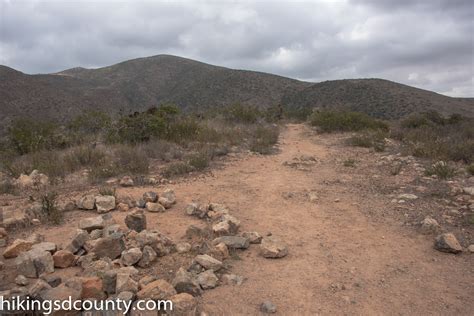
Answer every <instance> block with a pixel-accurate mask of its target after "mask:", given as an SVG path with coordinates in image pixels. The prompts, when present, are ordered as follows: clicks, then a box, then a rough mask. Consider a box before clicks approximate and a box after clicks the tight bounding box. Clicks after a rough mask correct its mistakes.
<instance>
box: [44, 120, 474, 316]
mask: <svg viewBox="0 0 474 316" xmlns="http://www.w3.org/2000/svg"><path fill="white" fill-rule="evenodd" d="M341 150H344V149H343V148H341V147H337V146H336V147H333V146H328V145H326V143H325V139H324V137H323V136H318V135H311V133H309V130H308V129H307V128H306V127H305V126H304V125H288V126H287V128H285V129H284V130H283V132H282V135H281V138H280V144H279V153H278V154H275V155H270V156H258V155H249V156H247V155H243V157H239V159H233V160H230V161H228V162H226V164H225V166H224V167H223V168H221V169H219V170H214V171H213V174H212V176H206V177H203V178H199V179H197V180H195V181H191V182H182V183H178V184H175V185H170V187H171V188H173V189H174V190H175V192H176V194H177V197H178V200H179V201H178V204H177V205H176V206H175V207H173V209H172V210H170V211H168V212H166V213H160V214H151V213H148V214H147V218H148V224H149V225H148V226H149V228H150V229H153V228H158V229H159V230H160V231H162V232H163V233H165V234H167V235H170V236H171V237H172V238H173V239H174V240H175V241H180V240H182V238H183V235H184V232H185V230H186V228H187V227H188V226H189V225H190V224H195V225H199V224H201V225H202V222H201V221H200V220H197V219H195V218H191V217H189V216H186V215H185V214H184V211H183V210H184V207H185V205H186V204H187V203H188V202H191V201H192V200H197V201H202V202H208V201H212V202H217V203H225V204H227V205H228V206H229V207H230V209H231V210H232V213H233V215H235V216H236V217H237V218H239V219H240V220H241V222H242V228H241V230H242V231H246V230H247V231H258V232H260V233H261V234H266V233H267V232H271V233H272V234H273V235H276V236H279V237H281V238H282V239H283V240H285V241H286V242H287V243H288V246H289V255H288V256H287V257H285V258H282V259H264V258H262V257H260V256H259V255H258V246H257V245H252V246H251V247H250V249H249V250H247V251H244V252H239V253H238V255H239V257H240V258H241V260H233V261H232V265H233V267H232V273H235V274H239V275H242V276H244V277H245V278H246V280H245V281H244V283H243V284H242V285H241V286H219V287H218V288H216V289H214V290H209V291H206V292H205V293H204V295H203V297H202V299H201V305H202V307H203V310H204V311H206V312H208V314H209V315H229V314H231V315H255V314H258V313H259V309H258V306H259V304H260V303H261V302H262V301H264V300H272V301H273V302H274V303H275V304H276V305H277V308H278V314H280V315H317V314H320V315H333V314H337V315H344V314H349V315H353V314H357V315H407V314H408V315H427V314H430V315H433V314H435V315H436V314H438V315H439V314H443V315H445V314H451V315H469V314H472V312H473V311H474V301H473V299H472V298H473V297H474V265H473V259H474V256H473V255H468V254H462V255H459V256H456V255H450V254H444V253H440V252H437V251H435V250H433V236H423V235H420V234H418V233H417V232H416V231H414V230H412V229H409V228H405V227H402V226H401V225H400V223H399V222H397V221H395V220H392V219H390V218H384V219H383V220H380V218H372V217H369V215H367V212H363V210H364V209H365V210H366V209H367V208H371V209H372V210H377V208H379V207H380V208H381V207H383V205H385V204H386V203H387V199H388V197H386V196H383V195H380V194H379V195H374V196H370V195H369V197H368V198H367V194H366V192H365V193H364V194H361V192H359V188H358V187H357V186H355V185H353V184H351V179H350V176H348V175H347V174H345V175H344V174H341V173H340V172H338V171H337V170H336V169H337V168H336V166H335V165H334V163H333V159H334V157H338V156H340V155H341V154H342V152H341ZM303 154H305V155H311V156H314V157H316V158H317V159H318V160H319V163H317V164H316V165H314V166H313V167H312V168H311V170H310V171H302V170H297V169H295V168H291V167H289V166H285V165H283V162H285V161H289V160H291V159H292V158H294V157H299V156H301V155H303ZM367 177H369V175H367ZM334 183H337V185H334ZM146 190H156V188H151V187H149V188H146V187H145V188H143V187H140V188H138V187H136V188H131V189H120V190H119V194H131V195H133V196H135V197H139V196H141V194H143V192H145V191H146ZM308 191H314V192H316V193H318V195H319V196H320V197H319V199H318V201H317V202H315V203H314V202H310V201H309V200H308V198H307V197H306V195H305V194H306V192H308ZM287 192H293V197H291V198H288V197H286V198H285V197H284V196H285V193H287ZM336 199H339V201H338V202H336V201H335V200H336ZM371 213H374V212H371ZM88 216H90V213H87V212H73V213H71V214H70V215H68V217H67V219H68V221H67V222H66V224H65V225H64V226H62V227H60V228H56V229H52V230H51V229H48V228H37V229H36V230H37V231H38V232H39V233H43V234H45V235H46V236H47V240H49V241H54V242H57V243H59V244H61V243H63V242H67V241H68V240H69V238H68V237H69V236H70V235H72V233H73V232H74V229H73V228H74V227H76V226H77V222H78V219H79V218H81V217H88ZM113 216H114V217H115V218H116V219H117V221H118V222H119V223H122V224H123V218H124V217H125V214H124V213H120V212H114V213H113ZM191 259H192V258H189V260H191ZM155 269H156V271H155V272H156V273H157V274H160V272H158V269H159V268H158V267H156V268H155ZM151 273H153V272H151Z"/></svg>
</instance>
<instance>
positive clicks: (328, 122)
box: [310, 110, 388, 132]
mask: <svg viewBox="0 0 474 316" xmlns="http://www.w3.org/2000/svg"><path fill="white" fill-rule="evenodd" d="M310 123H311V125H313V126H316V127H318V128H319V129H320V131H322V132H347V131H361V130H366V129H372V130H376V129H380V130H384V131H388V125H387V124H386V123H384V122H382V121H380V120H377V119H374V118H372V117H370V116H368V115H366V114H363V113H359V112H343V111H333V110H322V111H316V112H314V113H313V114H312V115H311V117H310Z"/></svg>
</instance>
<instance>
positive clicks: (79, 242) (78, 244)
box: [66, 229, 89, 253]
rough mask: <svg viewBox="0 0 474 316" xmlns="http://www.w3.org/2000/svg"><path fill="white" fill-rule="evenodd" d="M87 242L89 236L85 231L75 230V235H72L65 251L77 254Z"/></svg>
mask: <svg viewBox="0 0 474 316" xmlns="http://www.w3.org/2000/svg"><path fill="white" fill-rule="evenodd" d="M88 240H89V234H88V233H87V232H86V231H85V230H82V229H78V230H76V233H75V234H74V237H73V238H72V241H71V243H70V244H69V245H67V247H66V250H68V251H70V252H72V253H77V252H78V251H79V250H80V249H81V248H82V247H83V246H84V244H85V243H86V241H88Z"/></svg>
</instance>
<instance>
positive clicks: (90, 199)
mask: <svg viewBox="0 0 474 316" xmlns="http://www.w3.org/2000/svg"><path fill="white" fill-rule="evenodd" d="M94 207H95V196H94V195H92V194H87V195H84V196H83V197H81V198H80V199H79V201H77V208H79V209H81V210H93V209H94Z"/></svg>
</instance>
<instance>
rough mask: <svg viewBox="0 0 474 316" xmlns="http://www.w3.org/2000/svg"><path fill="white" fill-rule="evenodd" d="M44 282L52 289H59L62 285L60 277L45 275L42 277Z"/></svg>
mask: <svg viewBox="0 0 474 316" xmlns="http://www.w3.org/2000/svg"><path fill="white" fill-rule="evenodd" d="M41 279H42V280H43V281H45V282H46V283H48V284H49V285H50V286H51V287H57V286H58V285H59V284H61V282H62V279H61V277H60V276H58V275H48V274H47V275H43V276H42V277H41Z"/></svg>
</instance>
